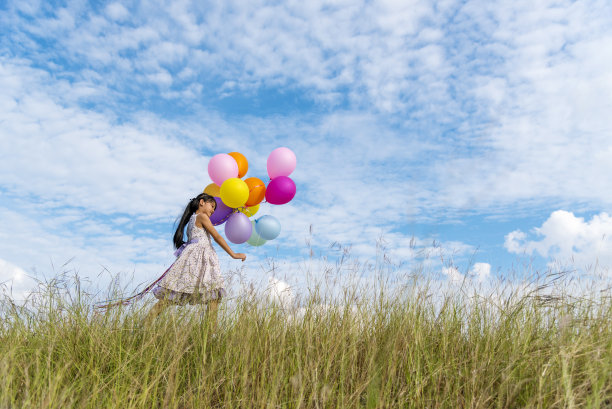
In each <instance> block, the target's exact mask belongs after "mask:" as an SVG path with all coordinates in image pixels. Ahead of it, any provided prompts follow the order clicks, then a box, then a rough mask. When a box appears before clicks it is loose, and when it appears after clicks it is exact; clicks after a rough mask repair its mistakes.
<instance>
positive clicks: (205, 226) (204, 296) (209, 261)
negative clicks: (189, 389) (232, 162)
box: [98, 193, 246, 328]
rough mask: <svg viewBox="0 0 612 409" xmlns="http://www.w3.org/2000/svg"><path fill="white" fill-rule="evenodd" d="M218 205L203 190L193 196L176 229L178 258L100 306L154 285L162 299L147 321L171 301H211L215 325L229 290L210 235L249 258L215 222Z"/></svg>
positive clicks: (209, 315)
mask: <svg viewBox="0 0 612 409" xmlns="http://www.w3.org/2000/svg"><path fill="white" fill-rule="evenodd" d="M216 207H217V202H216V201H215V198H214V197H212V196H210V195H208V194H206V193H201V194H199V195H198V196H196V197H194V198H193V199H191V200H190V201H189V203H188V204H187V206H186V207H185V211H184V212H183V216H182V217H181V221H180V222H179V224H178V227H177V228H176V232H175V233H174V240H173V241H174V247H175V248H176V249H177V250H176V252H175V253H174V254H175V255H176V257H177V258H176V261H175V262H174V263H172V265H171V266H170V268H168V270H166V272H164V274H162V276H161V277H159V278H158V279H157V280H155V282H153V283H152V284H150V285H149V286H147V288H145V289H144V290H143V291H142V292H140V293H138V294H136V295H134V296H132V297H130V298H127V299H125V300H121V301H119V302H114V303H111V304H106V305H102V306H99V307H98V308H103V309H105V308H109V307H112V306H115V305H119V304H123V305H127V304H130V303H131V302H132V301H134V300H137V299H139V298H141V297H143V296H144V295H145V294H146V293H147V292H148V291H149V290H151V289H152V288H153V294H154V295H155V298H157V299H158V300H159V301H158V302H157V304H155V305H154V306H153V308H151V310H150V311H149V313H148V314H147V317H146V318H145V324H147V323H149V322H151V321H152V320H154V319H155V317H157V316H158V315H159V314H160V313H161V312H162V311H163V310H164V309H165V308H166V307H168V306H170V305H175V304H178V305H184V304H187V303H189V304H208V306H207V308H206V316H207V318H208V319H209V320H210V322H211V324H212V326H213V328H215V327H216V325H217V311H218V307H219V301H220V300H221V298H222V297H224V296H225V294H226V292H225V289H224V288H223V278H222V277H221V274H220V271H219V259H218V257H217V253H216V252H215V249H214V248H213V247H212V241H211V236H212V237H213V238H214V239H215V241H216V242H217V243H218V244H219V245H220V246H221V248H223V250H225V251H226V252H227V254H229V255H230V256H231V257H232V258H235V259H240V260H242V261H244V260H246V255H245V254H243V253H234V252H233V251H232V249H231V248H230V247H229V246H228V244H227V242H226V241H225V239H223V237H222V236H221V235H220V234H219V233H218V232H217V230H216V229H215V228H214V226H213V225H212V223H211V221H210V216H211V215H212V214H213V212H214V211H215V209H216ZM185 226H186V227H187V238H188V241H187V242H185V241H184V240H183V234H184V230H185Z"/></svg>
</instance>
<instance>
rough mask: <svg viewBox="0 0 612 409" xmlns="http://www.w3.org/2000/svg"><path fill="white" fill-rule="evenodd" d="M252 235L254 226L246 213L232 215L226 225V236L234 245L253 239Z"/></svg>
mask: <svg viewBox="0 0 612 409" xmlns="http://www.w3.org/2000/svg"><path fill="white" fill-rule="evenodd" d="M251 233H253V225H252V224H251V221H250V220H249V218H248V217H247V216H246V215H245V214H244V213H240V212H236V213H234V214H232V215H231V216H230V218H229V220H228V221H227V223H225V236H226V237H227V239H228V240H229V241H231V242H232V243H235V244H240V243H244V242H245V241H247V240H248V239H249V238H250V237H251Z"/></svg>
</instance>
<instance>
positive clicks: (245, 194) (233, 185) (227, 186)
mask: <svg viewBox="0 0 612 409" xmlns="http://www.w3.org/2000/svg"><path fill="white" fill-rule="evenodd" d="M248 198H249V187H248V186H247V184H246V183H245V182H244V180H242V179H238V178H229V179H227V180H226V181H225V182H223V184H222V185H221V199H222V200H223V203H225V204H226V205H228V206H229V207H241V206H244V204H245V202H246V201H247V199H248Z"/></svg>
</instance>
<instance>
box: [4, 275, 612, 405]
mask: <svg viewBox="0 0 612 409" xmlns="http://www.w3.org/2000/svg"><path fill="white" fill-rule="evenodd" d="M378 283H379V286H378V287H376V288H372V287H371V286H370V287H369V288H368V296H367V297H365V296H363V294H362V291H363V288H361V289H360V288H358V287H353V288H344V290H345V291H344V292H343V296H341V297H337V298H335V299H334V300H333V301H332V300H330V299H325V297H323V296H322V295H321V294H322V293H321V292H320V291H319V288H318V287H317V288H314V289H312V291H311V292H310V294H309V296H307V297H306V298H303V299H301V300H300V305H299V306H298V307H299V308H295V309H292V310H289V311H287V310H285V309H282V308H279V307H278V306H277V305H274V304H270V303H269V302H267V300H266V298H265V297H263V296H262V294H256V293H255V294H253V293H252V294H247V295H245V296H242V297H239V298H237V299H234V300H232V301H231V302H226V303H224V304H223V305H222V309H221V315H220V317H219V326H218V328H217V330H216V331H214V332H213V330H212V328H211V326H210V325H209V323H208V322H207V321H206V320H204V318H203V317H204V315H203V314H201V313H200V312H198V310H197V309H196V310H194V309H191V308H180V307H179V308H175V309H173V310H169V311H167V312H166V313H164V314H163V315H161V316H160V317H158V319H157V320H156V321H155V322H153V323H152V325H150V326H147V327H143V326H142V325H141V323H142V319H143V317H144V315H145V314H146V312H147V310H146V308H124V309H115V310H111V311H109V312H107V313H105V314H98V315H96V314H92V309H91V299H90V297H89V296H88V295H87V294H84V293H83V292H82V291H81V290H80V288H79V287H78V285H77V286H74V285H73V286H71V287H70V288H71V290H69V291H68V294H69V296H66V294H67V293H66V292H62V291H60V289H59V287H58V286H57V285H55V284H54V283H51V285H49V286H47V288H46V290H45V292H44V293H43V294H39V295H38V297H37V299H36V302H34V303H32V304H31V305H29V306H28V307H19V306H17V305H16V304H15V303H13V302H12V301H11V300H10V299H9V298H4V300H3V302H2V306H1V310H0V312H1V314H0V317H2V318H1V319H2V321H1V326H0V408H105V407H113V408H115V407H117V408H125V409H127V408H392V407H402V408H412V407H414V408H523V407H524V408H612V325H611V322H612V308H611V306H610V303H609V301H607V300H606V299H605V298H602V297H597V298H595V297H586V298H579V299H576V298H572V297H570V296H564V295H556V296H554V297H552V296H542V295H541V293H542V291H540V290H542V289H543V288H545V287H546V285H543V286H540V287H538V286H532V287H531V288H535V290H534V291H531V292H527V291H522V292H517V291H514V292H512V291H510V292H509V293H508V294H506V295H505V296H503V297H487V296H485V297H483V296H481V295H479V294H478V293H477V292H474V291H469V290H466V289H464V290H463V291H454V292H446V293H444V294H441V293H440V290H439V288H438V287H437V284H436V282H421V281H420V280H413V281H412V282H411V283H410V284H409V285H406V286H404V287H402V288H401V289H400V290H399V291H398V290H397V288H396V290H393V291H391V290H389V289H387V287H386V286H385V285H384V283H383V281H379V282H378ZM436 295H439V296H437V297H436ZM323 304H324V307H323V306H322V305H323ZM141 306H142V304H141Z"/></svg>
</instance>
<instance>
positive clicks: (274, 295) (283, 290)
mask: <svg viewBox="0 0 612 409" xmlns="http://www.w3.org/2000/svg"><path fill="white" fill-rule="evenodd" d="M268 281H269V284H268V289H267V291H268V300H269V301H270V302H272V303H276V304H278V305H279V306H280V307H281V308H283V309H289V308H291V307H292V305H293V301H294V299H295V296H294V295H293V292H292V290H291V287H290V286H289V284H287V283H286V282H284V281H282V280H279V279H277V278H274V277H269V280H268Z"/></svg>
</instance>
